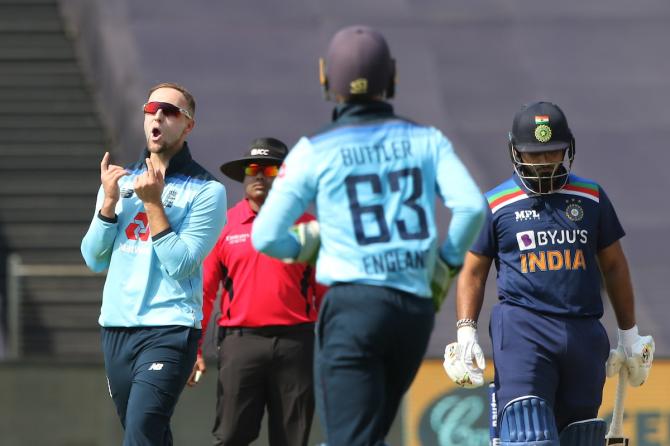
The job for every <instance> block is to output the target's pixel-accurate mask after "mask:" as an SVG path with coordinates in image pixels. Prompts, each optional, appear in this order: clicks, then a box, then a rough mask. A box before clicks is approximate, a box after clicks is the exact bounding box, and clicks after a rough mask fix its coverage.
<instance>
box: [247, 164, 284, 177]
mask: <svg viewBox="0 0 670 446" xmlns="http://www.w3.org/2000/svg"><path fill="white" fill-rule="evenodd" d="M258 172H263V175H265V176H266V177H271V178H272V177H276V176H277V174H278V173H279V166H261V165H260V164H249V165H248V166H246V167H245V168H244V174H245V175H248V176H250V177H255V176H256V175H258Z"/></svg>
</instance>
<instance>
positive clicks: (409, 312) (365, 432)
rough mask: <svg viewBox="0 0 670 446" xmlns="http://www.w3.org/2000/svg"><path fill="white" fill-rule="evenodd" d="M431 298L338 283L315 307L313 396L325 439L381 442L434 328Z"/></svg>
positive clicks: (333, 444)
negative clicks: (314, 394) (314, 383)
mask: <svg viewBox="0 0 670 446" xmlns="http://www.w3.org/2000/svg"><path fill="white" fill-rule="evenodd" d="M434 319H435V309H434V306H433V302H432V300H431V299H429V298H420V297H417V296H414V295H412V294H409V293H405V292H403V291H399V290H394V289H391V288H385V287H380V286H368V285H345V284H342V285H335V286H332V287H331V288H330V289H329V290H328V292H327V293H326V296H325V298H324V301H323V303H322V304H321V309H320V310H319V322H318V324H317V330H316V333H317V339H316V357H315V360H316V362H315V366H314V367H315V370H314V371H315V374H316V378H315V380H316V384H317V385H316V402H317V409H318V413H319V418H320V419H321V424H322V426H324V428H325V430H326V435H327V438H328V440H327V444H328V446H381V445H383V444H384V438H385V437H386V435H387V434H388V431H389V429H390V428H391V424H392V423H393V419H394V418H395V415H396V413H397V411H398V407H399V405H400V402H401V400H402V397H403V395H404V394H405V392H406V391H407V389H408V388H409V386H410V384H411V383H412V381H413V380H414V376H415V375H416V372H417V370H418V369H419V366H420V365H421V361H422V359H423V355H424V353H425V352H426V347H427V346H428V340H429V338H430V333H431V331H432V329H433V324H434Z"/></svg>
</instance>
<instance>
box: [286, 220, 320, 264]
mask: <svg viewBox="0 0 670 446" xmlns="http://www.w3.org/2000/svg"><path fill="white" fill-rule="evenodd" d="M291 232H292V233H293V235H294V236H295V237H296V239H297V240H298V243H300V252H299V253H298V256H297V257H296V258H294V259H284V262H286V263H294V262H302V263H309V264H310V265H315V264H316V258H317V257H318V255H319V247H320V246H321V240H320V238H319V222H318V221H316V220H312V221H308V222H306V223H298V224H297V225H295V226H292V227H291Z"/></svg>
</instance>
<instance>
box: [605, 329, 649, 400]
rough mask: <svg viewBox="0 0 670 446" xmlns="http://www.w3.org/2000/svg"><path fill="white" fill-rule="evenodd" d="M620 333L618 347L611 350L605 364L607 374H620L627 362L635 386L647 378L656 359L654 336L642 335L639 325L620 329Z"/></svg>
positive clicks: (629, 376)
mask: <svg viewBox="0 0 670 446" xmlns="http://www.w3.org/2000/svg"><path fill="white" fill-rule="evenodd" d="M618 335H619V342H618V345H617V348H616V349H615V350H610V355H609V358H607V363H606V364H605V370H606V373H607V376H608V377H612V376H614V375H616V374H618V373H619V369H621V367H622V366H623V365H624V364H625V367H626V368H627V369H628V382H629V384H630V385H631V386H633V387H637V386H640V385H642V384H643V383H644V382H645V381H646V380H647V377H648V376H649V370H650V369H651V363H652V362H653V360H654V350H655V345H654V338H652V337H651V336H640V335H639V334H638V328H637V325H634V326H633V327H632V328H629V329H628V330H618Z"/></svg>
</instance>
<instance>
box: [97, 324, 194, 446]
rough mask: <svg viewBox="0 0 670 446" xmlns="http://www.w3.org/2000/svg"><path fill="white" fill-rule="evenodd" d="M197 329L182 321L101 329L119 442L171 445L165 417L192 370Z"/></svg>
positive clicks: (128, 445) (142, 445) (136, 445)
mask: <svg viewBox="0 0 670 446" xmlns="http://www.w3.org/2000/svg"><path fill="white" fill-rule="evenodd" d="M200 332H201V330H199V329H195V328H190V327H182V326H165V327H133V328H102V332H101V334H102V351H103V354H104V358H105V371H106V373H107V381H108V384H109V393H110V395H111V397H112V399H113V400H114V404H115V405H116V412H117V413H118V414H119V418H120V420H121V424H122V425H123V428H124V430H125V432H124V437H123V445H124V446H170V445H172V432H171V431H170V417H172V413H173V412H174V408H175V406H176V404H177V400H178V398H179V394H180V393H181V391H182V390H183V389H184V386H185V385H186V380H187V379H188V377H189V375H190V373H191V371H192V370H193V364H194V363H195V357H196V352H197V348H198V339H199V338H200Z"/></svg>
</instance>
